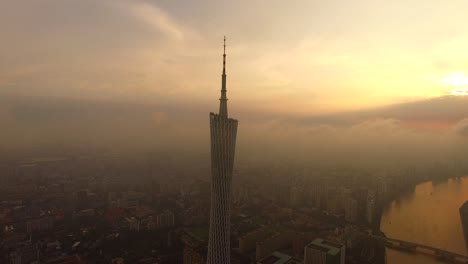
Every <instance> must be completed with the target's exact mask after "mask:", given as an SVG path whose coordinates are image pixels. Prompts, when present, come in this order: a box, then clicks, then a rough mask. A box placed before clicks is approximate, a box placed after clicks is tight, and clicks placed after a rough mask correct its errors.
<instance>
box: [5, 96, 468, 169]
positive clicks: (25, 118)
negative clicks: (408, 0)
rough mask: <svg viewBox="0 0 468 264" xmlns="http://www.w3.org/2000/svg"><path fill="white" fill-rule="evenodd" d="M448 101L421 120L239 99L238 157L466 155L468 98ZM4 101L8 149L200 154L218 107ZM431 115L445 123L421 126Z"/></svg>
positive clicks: (396, 159) (356, 160)
mask: <svg viewBox="0 0 468 264" xmlns="http://www.w3.org/2000/svg"><path fill="white" fill-rule="evenodd" d="M441 100H446V102H447V109H446V111H445V114H444V115H441V114H440V113H439V114H436V115H432V111H433V109H434V108H435V107H431V101H426V102H424V104H426V106H427V107H425V108H424V109H426V114H425V115H422V116H421V118H420V119H417V118H415V116H414V115H413V113H414V112H413V111H412V110H411V111H409V112H408V113H406V114H405V109H408V108H409V109H412V106H411V104H409V103H408V104H405V105H395V106H393V107H389V108H386V110H382V109H377V110H369V111H367V112H364V111H360V112H354V113H343V114H336V115H333V116H332V115H327V116H315V117H311V118H304V117H297V116H290V115H283V116H281V115H274V114H265V113H261V112H254V111H248V109H238V108H237V107H236V106H235V104H234V105H232V107H231V108H230V111H231V115H232V116H233V117H235V118H238V119H239V120H240V123H239V132H238V159H240V160H272V159H275V160H276V159H282V160H294V161H295V162H304V163H317V164H322V165H323V164H348V165H349V164H354V165H356V166H357V165H360V166H361V165H362V166H369V165H372V166H378V165H382V164H385V165H389V164H396V163H404V164H411V163H423V162H433V161H437V160H441V159H442V160H446V159H453V158H454V157H458V158H460V155H461V153H465V149H466V147H467V142H468V141H467V140H468V138H466V137H467V136H468V133H467V131H468V129H467V127H468V123H467V119H466V118H459V115H460V114H461V113H464V112H463V111H466V110H467V108H468V104H465V107H464V108H463V109H462V110H463V111H461V112H459V111H458V110H457V111H455V112H453V113H452V112H450V108H452V107H453V102H454V101H453V100H452V98H445V99H444V98H439V99H437V100H435V101H436V105H439V106H438V107H439V108H440V109H439V110H441V109H442V108H441V106H440V104H441ZM457 100H459V99H457ZM460 100H461V99H460ZM464 102H466V100H465V99H463V100H461V101H460V107H461V106H462V103H464ZM414 104H415V106H414V107H419V105H420V104H421V102H415V103H414ZM1 105H2V109H1V111H0V118H1V120H0V121H1V122H2V124H3V125H4V126H2V127H3V128H4V129H3V135H2V137H0V142H1V145H2V146H3V147H4V149H21V150H24V149H28V148H32V147H36V148H41V147H50V146H55V147H57V146H60V147H62V148H65V149H69V150H76V149H79V150H86V149H95V148H96V147H97V148H105V149H108V150H118V151H156V152H162V153H185V152H187V153H193V154H196V153H198V154H207V153H208V152H209V123H208V113H209V112H210V110H211V111H212V110H216V109H217V105H216V102H213V104H212V105H210V106H205V105H201V106H199V107H198V108H193V107H192V108H191V107H181V106H174V105H170V104H159V105H158V104H141V103H134V102H133V103H131V102H122V101H121V102H109V101H92V100H71V99H60V98H44V97H42V98H41V97H9V98H7V99H5V100H2V102H1ZM421 109H423V108H421ZM457 109H458V108H457ZM383 113H386V114H383ZM392 113H398V114H392ZM421 120H422V121H421ZM428 120H429V121H430V122H433V123H434V124H439V123H440V124H443V125H442V126H441V128H440V129H433V127H434V126H430V128H429V129H427V128H425V127H421V126H417V125H415V123H416V124H418V123H419V122H429V121H428ZM444 120H448V121H447V122H444Z"/></svg>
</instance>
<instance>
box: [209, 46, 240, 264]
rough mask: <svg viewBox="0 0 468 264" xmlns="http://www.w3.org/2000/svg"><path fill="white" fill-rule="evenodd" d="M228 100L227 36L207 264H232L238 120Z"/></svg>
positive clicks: (214, 134) (213, 122) (213, 132)
mask: <svg viewBox="0 0 468 264" xmlns="http://www.w3.org/2000/svg"><path fill="white" fill-rule="evenodd" d="M227 100H228V99H227V97H226V37H224V53H223V74H222V81H221V98H219V114H215V113H210V136H211V211H210V233H209V240H208V256H207V264H229V263H230V261H231V254H230V250H231V245H230V239H231V237H230V234H231V232H230V215H231V214H230V208H231V179H232V168H233V164H234V153H235V149H236V135H237V120H235V119H232V118H229V117H228V110H227Z"/></svg>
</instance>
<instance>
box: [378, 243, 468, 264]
mask: <svg viewBox="0 0 468 264" xmlns="http://www.w3.org/2000/svg"><path fill="white" fill-rule="evenodd" d="M374 237H375V238H377V239H380V240H383V241H384V242H385V245H386V246H387V247H389V248H393V249H396V250H402V251H408V252H417V253H422V254H427V255H431V256H434V257H436V258H437V259H440V260H442V261H445V262H448V263H457V264H458V263H465V264H468V256H465V255H462V254H459V253H455V252H450V251H447V250H444V249H440V248H435V247H431V246H427V245H422V244H419V243H414V242H408V241H403V240H399V239H394V238H389V237H383V236H374Z"/></svg>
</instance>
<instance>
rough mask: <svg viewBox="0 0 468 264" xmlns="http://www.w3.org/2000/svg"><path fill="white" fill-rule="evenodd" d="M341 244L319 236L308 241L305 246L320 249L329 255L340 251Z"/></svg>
mask: <svg viewBox="0 0 468 264" xmlns="http://www.w3.org/2000/svg"><path fill="white" fill-rule="evenodd" d="M341 247H342V245H340V244H337V243H333V242H330V241H327V240H324V239H321V238H316V239H314V241H312V242H311V243H309V244H308V245H307V246H306V248H313V249H315V250H320V251H322V252H325V253H327V254H329V255H337V254H339V253H340V250H341Z"/></svg>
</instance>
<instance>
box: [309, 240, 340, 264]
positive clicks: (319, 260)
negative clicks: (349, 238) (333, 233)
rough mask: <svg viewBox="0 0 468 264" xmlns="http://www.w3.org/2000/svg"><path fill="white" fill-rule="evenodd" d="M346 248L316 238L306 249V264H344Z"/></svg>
mask: <svg viewBox="0 0 468 264" xmlns="http://www.w3.org/2000/svg"><path fill="white" fill-rule="evenodd" d="M344 263H345V246H344V245H341V244H338V243H332V242H330V241H326V240H323V239H321V238H316V239H315V240H314V241H312V242H311V243H310V244H308V245H307V246H305V248H304V264H344Z"/></svg>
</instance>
